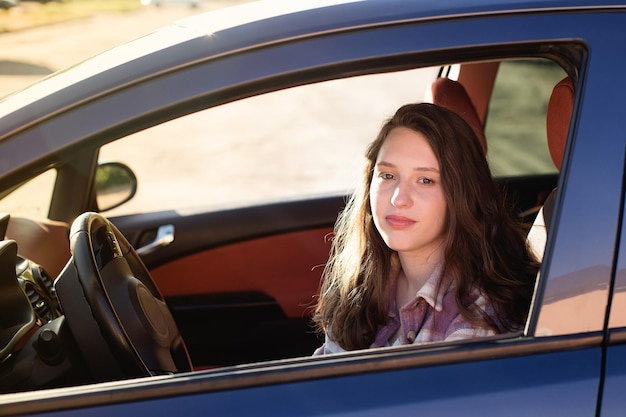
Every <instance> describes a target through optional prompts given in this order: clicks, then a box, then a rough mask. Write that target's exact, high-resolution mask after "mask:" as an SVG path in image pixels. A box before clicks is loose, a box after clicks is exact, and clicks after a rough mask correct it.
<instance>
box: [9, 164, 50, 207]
mask: <svg viewBox="0 0 626 417" xmlns="http://www.w3.org/2000/svg"><path fill="white" fill-rule="evenodd" d="M56 174H57V172H56V169H50V170H48V171H46V172H44V173H43V174H40V175H38V176H36V177H34V178H32V179H31V180H30V181H28V182H26V183H25V184H23V185H22V186H20V187H19V188H17V189H16V190H15V191H13V192H12V193H11V194H9V195H7V196H6V197H4V198H3V199H2V200H0V211H1V212H7V213H11V214H12V215H19V216H20V217H29V218H46V217H47V216H48V210H49V209H50V201H51V199H52V191H53V189H54V182H55V181H56V176H57V175H56Z"/></svg>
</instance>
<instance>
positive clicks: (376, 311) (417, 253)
mask: <svg viewBox="0 0 626 417" xmlns="http://www.w3.org/2000/svg"><path fill="white" fill-rule="evenodd" d="M366 157H367V161H366V165H365V170H364V173H363V178H362V182H361V184H360V186H359V187H358V189H357V190H356V191H355V193H354V195H353V196H352V198H351V199H350V201H349V202H348V205H347V207H346V209H345V210H344V211H343V212H342V213H341V215H340V216H339V219H338V221H337V224H336V226H335V236H334V238H333V248H332V251H331V257H330V259H329V262H328V264H327V266H326V269H325V270H324V276H323V283H322V287H321V291H320V295H319V300H318V304H317V306H316V310H315V316H314V319H315V321H316V323H317V324H318V326H319V327H320V329H321V330H323V331H324V333H325V336H326V340H325V343H324V344H323V345H322V346H321V347H320V348H319V349H317V350H316V352H315V354H326V353H336V352H341V351H344V350H355V349H364V348H372V347H383V346H392V345H403V344H412V343H422V342H431V341H444V340H445V341H449V340H459V339H465V338H470V337H479V336H488V335H493V334H497V333H504V332H513V331H517V330H520V329H521V328H522V327H523V324H524V321H525V319H526V316H527V314H528V309H529V305H530V299H531V295H532V291H533V286H534V280H535V277H536V273H537V270H538V263H537V261H536V260H535V259H534V257H533V255H532V254H531V252H530V251H529V249H528V247H527V245H526V239H525V233H524V231H523V228H522V225H521V223H520V222H519V221H518V219H517V217H516V216H515V215H514V214H513V212H512V210H511V208H510V207H508V206H507V204H506V203H505V200H504V198H503V196H502V195H501V194H500V192H499V190H498V188H497V185H496V184H495V182H494V181H493V179H492V177H491V173H490V171H489V167H488V165H487V161H486V159H485V156H484V153H483V150H482V148H481V146H480V144H479V141H478V138H477V137H476V135H475V133H474V132H473V130H472V129H471V127H470V126H469V125H468V124H467V123H466V122H465V121H464V120H463V119H462V118H461V117H460V116H458V115H457V114H456V113H454V112H452V111H450V110H447V109H445V108H443V107H439V106H435V105H432V104H427V103H422V104H409V105H405V106H403V107H401V108H400V109H399V110H398V111H397V112H396V114H395V115H394V116H393V117H392V118H391V119H390V120H388V121H387V122H386V123H385V124H384V126H383V127H382V129H381V131H380V133H379V135H378V137H377V139H376V140H375V141H374V142H372V143H371V144H370V146H369V148H368V150H367V153H366Z"/></svg>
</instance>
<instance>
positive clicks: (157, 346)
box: [55, 212, 191, 380]
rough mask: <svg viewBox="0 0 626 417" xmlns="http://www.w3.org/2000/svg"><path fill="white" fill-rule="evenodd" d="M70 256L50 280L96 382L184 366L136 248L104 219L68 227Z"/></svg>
mask: <svg viewBox="0 0 626 417" xmlns="http://www.w3.org/2000/svg"><path fill="white" fill-rule="evenodd" d="M70 251H71V253H72V257H71V259H70V261H69V262H68V264H67V265H66V267H65V269H64V270H63V271H62V272H61V274H60V275H59V278H58V279H57V280H56V282H55V288H56V291H57V295H58V297H59V301H60V304H61V307H62V309H63V313H64V315H65V319H66V321H67V323H68V325H69V328H70V330H71V332H72V335H73V337H74V339H75V340H76V343H77V345H78V349H79V350H80V352H81V354H82V356H83V358H84V360H85V364H86V366H87V369H88V370H89V371H90V374H91V375H92V377H94V378H95V379H97V380H115V379H123V378H130V377H139V376H149V375H159V374H169V373H175V372H184V371H189V370H191V361H190V359H189V355H188V353H187V348H186V346H185V343H184V341H183V339H182V337H181V335H180V331H179V330H178V327H177V326H176V322H175V321H174V318H173V317H172V314H171V313H170V310H169V308H168V307H167V304H166V303H165V300H164V298H163V296H162V295H161V293H160V292H159V290H158V288H157V286H156V285H155V283H154V281H153V280H152V277H151V276H150V273H149V272H148V270H147V268H146V267H145V265H144V264H143V262H142V260H141V258H140V257H139V255H137V252H135V250H134V249H133V247H132V246H131V245H130V244H129V243H128V241H127V240H126V238H125V237H124V236H123V235H122V233H121V232H120V231H119V230H118V229H117V228H116V227H115V226H114V225H113V224H112V223H111V222H110V221H109V220H107V219H106V218H105V217H103V216H102V215H100V214H97V213H90V212H88V213H84V214H82V215H81V216H79V217H78V218H77V219H76V220H75V221H74V222H73V223H72V227H71V229H70Z"/></svg>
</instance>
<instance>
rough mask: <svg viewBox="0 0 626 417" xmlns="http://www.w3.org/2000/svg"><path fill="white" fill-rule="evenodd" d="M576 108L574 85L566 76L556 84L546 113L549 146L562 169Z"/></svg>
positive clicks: (556, 164) (555, 161) (553, 160)
mask: <svg viewBox="0 0 626 417" xmlns="http://www.w3.org/2000/svg"><path fill="white" fill-rule="evenodd" d="M573 109H574V86H573V85H572V81H571V80H570V79H569V77H565V78H564V79H562V80H561V81H559V83H558V84H557V85H556V86H554V89H553V90H552V95H551V96H550V101H549V102H548V112H547V115H546V134H547V136H548V148H549V149H550V156H551V157H552V162H554V166H556V168H557V169H558V170H559V171H560V170H561V163H562V162H563V154H564V153H565V142H567V132H568V130H569V123H570V120H571V119H572V110H573Z"/></svg>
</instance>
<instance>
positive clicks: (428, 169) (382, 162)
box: [376, 161, 439, 173]
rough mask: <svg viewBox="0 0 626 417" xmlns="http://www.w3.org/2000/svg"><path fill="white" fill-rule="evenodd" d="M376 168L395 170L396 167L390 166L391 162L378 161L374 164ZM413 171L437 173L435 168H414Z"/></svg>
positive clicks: (437, 170)
mask: <svg viewBox="0 0 626 417" xmlns="http://www.w3.org/2000/svg"><path fill="white" fill-rule="evenodd" d="M376 166H383V167H387V168H396V166H395V165H394V164H392V163H391V162H387V161H379V162H377V163H376ZM413 171H428V172H436V173H439V169H437V168H435V167H415V168H413Z"/></svg>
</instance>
